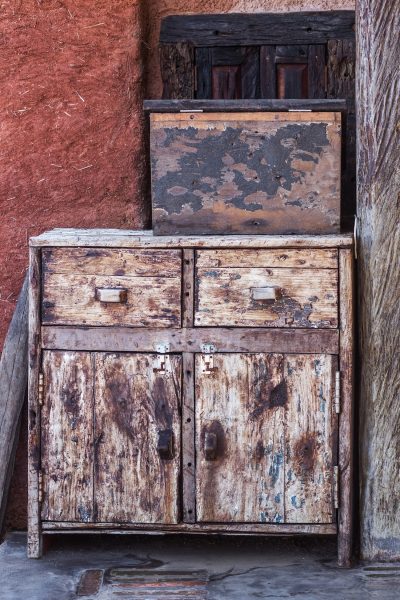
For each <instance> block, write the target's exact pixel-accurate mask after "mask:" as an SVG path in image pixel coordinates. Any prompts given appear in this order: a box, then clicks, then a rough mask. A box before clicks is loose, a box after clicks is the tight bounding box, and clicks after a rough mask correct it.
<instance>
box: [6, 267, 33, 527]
mask: <svg viewBox="0 0 400 600" xmlns="http://www.w3.org/2000/svg"><path fill="white" fill-rule="evenodd" d="M27 381H28V275H26V277H25V281H24V283H23V286H22V289H21V293H20V295H19V299H18V302H17V306H16V308H15V312H14V315H13V318H12V320H11V324H10V327H9V329H8V333H7V337H6V340H5V342H4V347H3V352H2V355H1V359H0V531H1V530H2V529H3V524H4V516H5V511H6V506H7V498H8V491H9V487H10V481H11V476H12V471H13V467H14V459H15V452H16V448H17V442H18V434H19V429H20V416H21V410H22V406H23V404H24V399H25V392H26V386H27Z"/></svg>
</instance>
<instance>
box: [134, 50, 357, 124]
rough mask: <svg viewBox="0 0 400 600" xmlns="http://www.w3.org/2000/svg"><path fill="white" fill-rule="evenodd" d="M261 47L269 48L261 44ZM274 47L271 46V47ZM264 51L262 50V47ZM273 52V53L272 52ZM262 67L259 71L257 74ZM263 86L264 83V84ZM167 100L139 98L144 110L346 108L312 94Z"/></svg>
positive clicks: (329, 110) (311, 109) (343, 109)
mask: <svg viewBox="0 0 400 600" xmlns="http://www.w3.org/2000/svg"><path fill="white" fill-rule="evenodd" d="M262 48H265V49H267V48H270V46H263V47H262ZM273 50H274V48H273ZM264 52H265V50H264ZM274 56H275V53H274ZM262 73H263V71H261V74H262ZM265 87H267V84H265ZM170 98H171V99H168V100H145V101H144V102H143V110H144V111H145V112H155V113H173V112H180V111H181V110H184V111H189V112H190V111H193V112H196V111H204V112H238V111H239V110H240V111H244V112H260V111H261V112H262V111H272V112H287V111H289V110H297V111H299V110H308V111H318V112H325V111H326V112H343V111H346V108H347V103H346V100H343V99H339V98H338V99H336V98H329V99H315V98H314V99H313V98H275V97H273V98H272V97H271V98H268V99H267V98H259V99H256V100H254V99H252V100H246V99H244V98H243V99H242V98H241V99H239V100H215V99H211V98H210V97H209V98H204V99H188V98H189V97H185V98H182V99H179V100H176V99H175V100H174V99H173V97H172V96H171V97H170Z"/></svg>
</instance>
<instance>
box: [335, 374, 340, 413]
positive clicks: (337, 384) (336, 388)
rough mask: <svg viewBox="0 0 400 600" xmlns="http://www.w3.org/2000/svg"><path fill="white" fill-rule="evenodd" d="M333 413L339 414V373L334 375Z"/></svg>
mask: <svg viewBox="0 0 400 600" xmlns="http://www.w3.org/2000/svg"><path fill="white" fill-rule="evenodd" d="M335 413H336V414H337V415H339V414H340V371H336V374H335Z"/></svg>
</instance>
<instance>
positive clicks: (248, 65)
mask: <svg viewBox="0 0 400 600" xmlns="http://www.w3.org/2000/svg"><path fill="white" fill-rule="evenodd" d="M242 54H243V61H242V65H241V80H242V96H241V97H242V98H253V99H254V98H259V97H260V49H259V47H258V46H246V47H244V48H242Z"/></svg>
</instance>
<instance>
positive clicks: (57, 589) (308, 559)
mask: <svg viewBox="0 0 400 600" xmlns="http://www.w3.org/2000/svg"><path fill="white" fill-rule="evenodd" d="M46 539H47V540H48V543H47V546H48V547H47V551H46V553H45V556H44V558H42V559H41V560H29V559H27V558H26V540H25V535H24V534H22V533H12V534H9V535H8V536H7V537H6V540H5V541H4V543H3V544H2V545H1V546H0V599H1V600H25V599H26V600H71V599H74V598H86V599H87V600H88V599H89V598H90V599H91V600H92V599H93V600H112V599H114V598H118V599H125V600H127V599H129V600H139V599H140V600H147V599H148V600H150V599H152V600H177V599H180V600H201V599H204V600H205V599H207V600H247V599H252V598H254V599H257V598H262V599H264V598H265V599H267V598H268V599H275V598H299V599H302V600H316V599H318V600H319V599H321V600H325V599H326V600H342V599H343V600H352V599H357V600H358V599H360V600H361V599H362V600H367V599H377V600H378V599H379V600H399V599H400V564H399V565H387V564H385V565H383V564H381V565H378V564H375V565H368V566H357V567H355V568H353V569H351V570H341V569H338V568H337V566H336V563H335V543H334V540H332V539H331V538H328V539H325V538H324V539H322V538H311V539H299V538H296V539H293V538H279V539H273V538H267V537H265V538H264V537H239V536H234V537H220V536H208V537H204V536H182V535H180V536H173V535H168V536H159V535H151V536H144V535H142V536H138V535H130V536H118V535H115V536H108V537H106V536H97V535H93V536H80V535H69V536H68V535H65V536H57V537H52V536H48V537H47V538H46ZM88 570H95V571H94V572H91V573H89V574H87V571H88ZM96 571H97V572H96ZM85 574H86V575H85ZM93 575H94V577H95V578H96V577H97V578H98V581H97V587H98V590H99V591H98V592H97V593H96V594H94V595H86V596H85V593H87V592H88V588H86V590H85V585H84V584H87V583H88V582H89V583H90V581H91V580H90V577H91V576H93ZM87 577H88V579H87ZM178 580H180V581H181V582H183V583H179V581H178ZM177 582H178V583H177ZM89 588H90V585H89Z"/></svg>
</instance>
